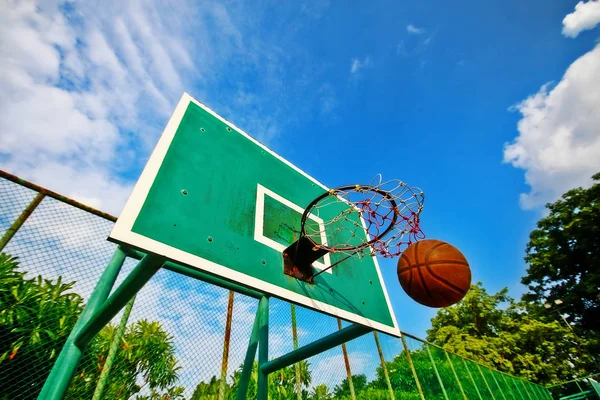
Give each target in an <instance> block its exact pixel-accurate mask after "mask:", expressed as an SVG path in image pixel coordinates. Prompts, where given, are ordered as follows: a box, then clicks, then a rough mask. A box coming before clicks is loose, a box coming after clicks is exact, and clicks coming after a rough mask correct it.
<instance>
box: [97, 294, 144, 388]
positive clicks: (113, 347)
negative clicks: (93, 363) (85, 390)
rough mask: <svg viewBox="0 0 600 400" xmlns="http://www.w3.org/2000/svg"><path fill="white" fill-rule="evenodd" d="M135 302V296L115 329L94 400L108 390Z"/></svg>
mask: <svg viewBox="0 0 600 400" xmlns="http://www.w3.org/2000/svg"><path fill="white" fill-rule="evenodd" d="M134 302H135V296H134V297H133V298H132V299H131V300H130V301H129V303H127V305H126V306H125V309H124V310H123V316H122V317H121V321H120V322H119V326H118V327H117V329H115V333H114V336H113V338H112V341H111V343H110V348H109V350H108V355H107V356H106V361H105V362H104V367H103V368H102V372H101V373H100V378H98V384H97V385H96V390H94V395H93V396H92V400H101V399H102V397H103V396H104V389H105V388H106V384H107V383H108V377H109V376H110V371H111V369H112V366H113V364H114V362H115V357H116V355H117V351H118V350H119V347H120V346H119V345H120V344H121V340H122V339H123V333H124V332H125V328H127V321H128V320H129V315H130V314H131V310H132V309H133V303H134Z"/></svg>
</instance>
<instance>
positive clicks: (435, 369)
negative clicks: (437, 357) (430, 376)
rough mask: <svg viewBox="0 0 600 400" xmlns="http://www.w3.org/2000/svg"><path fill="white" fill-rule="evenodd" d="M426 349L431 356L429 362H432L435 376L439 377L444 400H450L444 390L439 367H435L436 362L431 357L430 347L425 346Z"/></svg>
mask: <svg viewBox="0 0 600 400" xmlns="http://www.w3.org/2000/svg"><path fill="white" fill-rule="evenodd" d="M425 349H426V350H427V354H428V355H429V361H431V366H432V367H433V372H435V376H436V377H437V380H438V383H439V384H440V387H441V388H442V393H443V394H444V399H446V400H448V394H447V393H446V388H444V382H442V377H441V376H440V373H439V372H438V369H437V367H436V366H435V361H433V356H432V355H431V350H429V346H428V345H427V344H425Z"/></svg>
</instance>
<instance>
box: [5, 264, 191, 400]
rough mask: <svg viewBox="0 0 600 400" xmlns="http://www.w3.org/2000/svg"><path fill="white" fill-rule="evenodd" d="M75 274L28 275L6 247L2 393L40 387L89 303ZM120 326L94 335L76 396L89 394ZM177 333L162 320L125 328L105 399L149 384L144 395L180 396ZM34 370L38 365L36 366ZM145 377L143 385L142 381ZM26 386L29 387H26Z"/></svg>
mask: <svg viewBox="0 0 600 400" xmlns="http://www.w3.org/2000/svg"><path fill="white" fill-rule="evenodd" d="M74 284H75V282H70V283H63V282H62V278H61V277H59V278H58V279H57V281H56V282H53V281H51V280H48V279H43V278H42V277H41V276H38V277H35V278H32V279H27V278H26V277H25V273H24V272H20V271H18V262H17V259H16V258H13V257H10V256H8V255H6V254H0V376H2V377H9V378H6V379H3V380H2V385H3V387H2V394H0V398H2V399H5V398H7V397H3V394H6V393H13V394H14V393H18V394H19V398H20V399H35V398H37V395H38V394H39V392H40V390H41V388H42V386H43V384H44V382H45V380H46V378H47V377H48V375H49V374H50V370H51V369H52V366H53V365H54V362H55V361H56V359H57V357H58V354H59V353H60V350H61V349H62V346H63V345H64V343H65V342H66V340H67V337H68V336H69V334H70V332H71V330H72V328H73V326H74V325H75V322H76V321H77V318H78V317H79V315H80V314H81V311H82V310H83V300H82V298H81V296H79V295H78V294H76V293H73V292H72V288H73V285H74ZM114 330H115V327H114V326H113V325H108V326H106V327H104V328H103V329H102V331H101V332H100V333H99V334H98V335H97V336H96V337H95V338H94V339H93V340H92V342H91V343H90V345H89V346H88V348H87V349H86V352H85V356H84V359H83V360H82V362H81V363H80V368H79V370H78V372H77V374H76V376H75V377H74V379H73V382H72V384H71V386H70V388H69V393H68V395H69V396H70V397H71V398H89V397H90V396H91V394H92V393H93V392H94V388H95V386H96V384H97V382H98V378H99V376H100V373H101V371H102V367H103V366H104V362H105V361H106V360H105V357H106V355H107V354H108V349H109V347H110V343H111V341H112V337H113V333H114ZM172 339H173V338H172V336H171V335H169V334H168V333H167V332H165V331H164V330H163V329H162V327H161V326H160V324H159V323H158V322H150V321H146V320H141V321H138V322H136V323H134V324H132V325H131V326H130V327H129V328H128V329H127V331H126V332H125V334H124V336H123V340H122V344H121V346H120V348H119V351H118V352H117V355H116V359H115V363H114V366H113V370H112V371H111V374H110V375H109V380H108V384H107V388H106V391H105V394H104V398H105V399H121V398H130V397H132V396H134V395H136V394H137V393H139V392H140V390H141V389H142V387H143V386H147V387H148V388H149V391H150V395H149V396H144V397H140V396H138V398H139V399H148V400H150V399H164V398H169V399H181V398H183V397H182V395H183V388H182V387H179V386H176V382H177V372H178V370H179V367H178V366H177V360H176V359H175V349H174V346H173V342H172ZM32 371H35V373H32ZM138 382H141V383H142V384H141V385H138ZM25 388H26V389H27V390H25Z"/></svg>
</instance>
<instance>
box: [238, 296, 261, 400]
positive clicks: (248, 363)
mask: <svg viewBox="0 0 600 400" xmlns="http://www.w3.org/2000/svg"><path fill="white" fill-rule="evenodd" d="M258 304H259V306H260V302H259V303H258ZM260 315H261V312H260V307H258V309H257V310H256V316H255V317H254V324H253V325H252V333H251V334H250V341H249V343H248V349H247V350H246V357H245V358H244V365H243V367H242V374H241V375H240V381H239V384H238V391H237V396H236V400H245V399H246V398H247V394H248V385H249V383H250V375H251V374H252V368H253V367H254V358H255V357H256V348H257V347H258V341H259V332H260Z"/></svg>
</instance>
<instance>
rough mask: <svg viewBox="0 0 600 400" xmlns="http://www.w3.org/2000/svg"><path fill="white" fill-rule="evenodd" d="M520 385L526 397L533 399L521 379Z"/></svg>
mask: <svg viewBox="0 0 600 400" xmlns="http://www.w3.org/2000/svg"><path fill="white" fill-rule="evenodd" d="M521 386H523V390H525V394H527V397H529V400H533V399H532V398H531V395H530V394H529V390H527V386H525V383H524V382H523V381H521Z"/></svg>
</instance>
